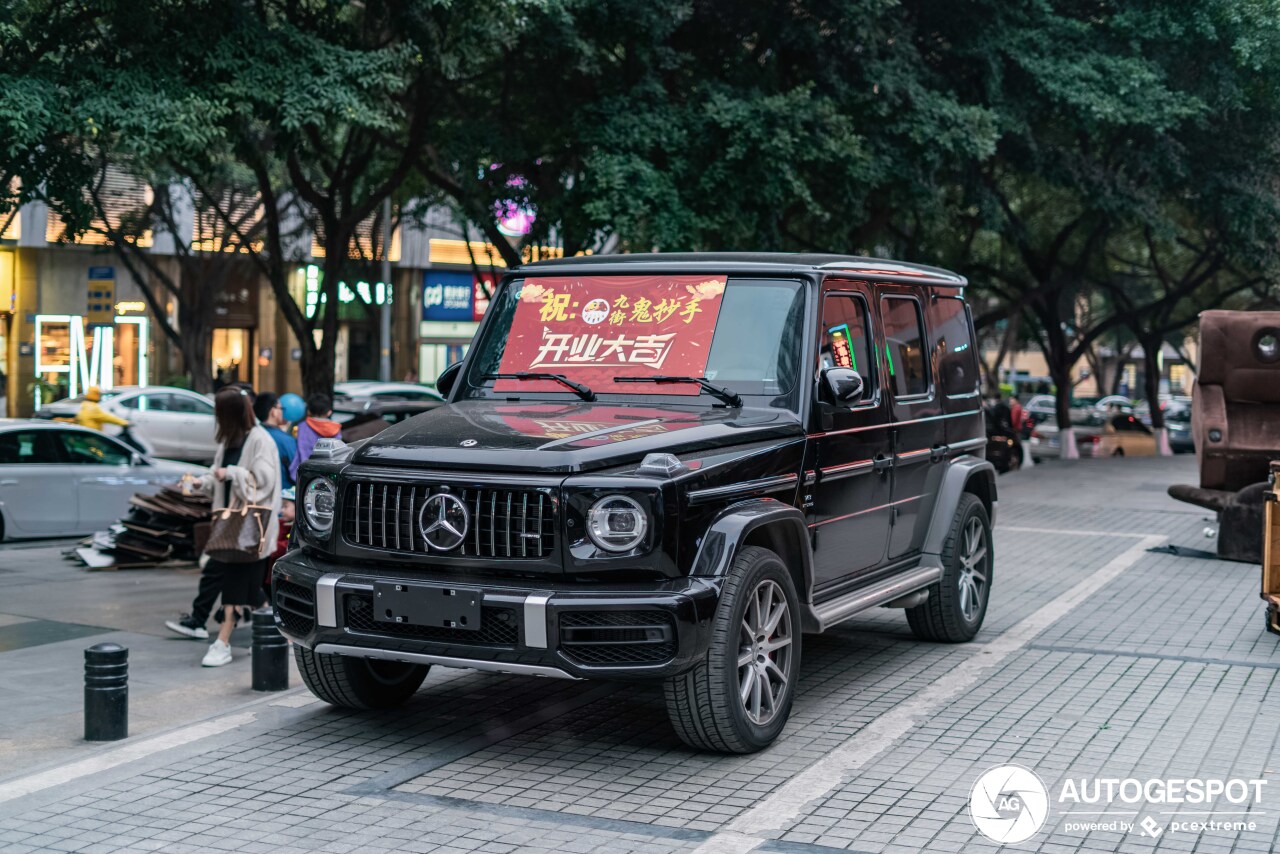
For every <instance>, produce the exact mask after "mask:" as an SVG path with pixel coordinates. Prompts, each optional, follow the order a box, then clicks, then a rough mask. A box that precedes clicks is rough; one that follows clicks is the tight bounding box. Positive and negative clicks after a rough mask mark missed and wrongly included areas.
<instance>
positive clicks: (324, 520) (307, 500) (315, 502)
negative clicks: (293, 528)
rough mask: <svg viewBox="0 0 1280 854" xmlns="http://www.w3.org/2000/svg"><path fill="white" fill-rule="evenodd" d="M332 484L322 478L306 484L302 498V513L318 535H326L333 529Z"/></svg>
mask: <svg viewBox="0 0 1280 854" xmlns="http://www.w3.org/2000/svg"><path fill="white" fill-rule="evenodd" d="M333 497H334V492H333V484H331V483H329V481H327V480H325V479H324V478H322V477H318V478H316V479H315V480H313V481H311V482H310V483H308V484H307V491H306V492H305V493H304V494H303V498H302V513H303V515H304V516H306V518H307V524H308V525H310V526H311V529H312V530H314V531H315V532H316V533H318V534H327V533H329V530H330V529H331V528H332V527H333V506H334V500H333Z"/></svg>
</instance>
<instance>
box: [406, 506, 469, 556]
mask: <svg viewBox="0 0 1280 854" xmlns="http://www.w3.org/2000/svg"><path fill="white" fill-rule="evenodd" d="M470 523H471V514H470V513H468V512H467V505H465V504H463V503H462V501H461V500H460V499H459V498H458V497H457V496H454V495H450V494H449V493H447V492H437V493H436V494H435V495H433V496H431V497H430V498H428V499H427V500H426V502H425V503H423V505H422V510H421V511H420V512H419V513H418V529H419V530H420V531H422V539H424V540H425V541H426V543H427V545H428V546H430V547H431V548H433V549H435V550H436V551H440V552H447V551H449V550H451V549H456V548H457V547H458V546H460V545H462V541H463V540H465V539H466V538H467V527H468V526H469V525H470Z"/></svg>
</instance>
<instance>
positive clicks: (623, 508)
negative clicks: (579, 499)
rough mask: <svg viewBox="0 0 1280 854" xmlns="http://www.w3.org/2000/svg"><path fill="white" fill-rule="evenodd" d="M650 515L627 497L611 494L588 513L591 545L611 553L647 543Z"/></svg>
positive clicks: (593, 505) (588, 530)
mask: <svg viewBox="0 0 1280 854" xmlns="http://www.w3.org/2000/svg"><path fill="white" fill-rule="evenodd" d="M648 530H649V516H648V514H646V513H645V512H644V508H643V507H641V506H640V505H639V504H637V503H636V502H635V501H633V500H632V499H630V498H628V497H626V496H625V495H608V496H605V497H604V498H601V499H600V500H599V501H597V502H596V503H595V504H592V505H591V510H590V511H588V512H587V534H589V535H590V537H591V542H593V543H595V544H596V545H597V546H599V547H600V548H602V549H604V550H605V551H607V552H629V551H631V550H632V549H634V548H635V547H636V546H638V545H640V543H641V542H642V541H643V540H644V535H645V532H646V531H648Z"/></svg>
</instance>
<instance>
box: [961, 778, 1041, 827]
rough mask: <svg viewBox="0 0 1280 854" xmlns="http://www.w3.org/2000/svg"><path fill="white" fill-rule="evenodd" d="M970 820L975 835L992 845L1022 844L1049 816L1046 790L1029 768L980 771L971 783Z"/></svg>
mask: <svg viewBox="0 0 1280 854" xmlns="http://www.w3.org/2000/svg"><path fill="white" fill-rule="evenodd" d="M969 817H970V818H971V819H972V820H973V826H974V827H976V828H977V829H978V832H979V833H981V834H982V835H983V836H985V837H987V838H988V839H990V840H991V841H992V842H998V843H1000V844H1002V845H1011V844H1016V843H1018V842H1025V841H1026V840H1028V839H1030V838H1031V837H1032V836H1035V835H1036V833H1037V832H1039V830H1040V828H1041V827H1043V826H1044V822H1045V819H1047V818H1048V817H1049V790H1048V789H1047V788H1046V787H1045V785H1044V781H1043V780H1041V779H1040V778H1039V777H1038V776H1037V775H1036V773H1035V772H1034V771H1031V770H1030V769H1028V768H1023V767H1022V766H1021V765H998V766H996V767H995V768H992V769H990V770H989V771H985V772H983V774H982V776H981V777H979V778H978V781H977V782H976V783H974V784H973V791H971V792H970V793H969Z"/></svg>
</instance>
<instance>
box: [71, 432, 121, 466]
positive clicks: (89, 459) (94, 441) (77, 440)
mask: <svg viewBox="0 0 1280 854" xmlns="http://www.w3.org/2000/svg"><path fill="white" fill-rule="evenodd" d="M58 438H59V439H61V440H62V447H63V448H64V449H65V450H66V452H67V462H70V463H76V464H80V465H105V466H122V465H128V464H129V462H130V461H131V460H132V456H133V455H132V454H130V453H129V451H127V450H125V448H124V447H123V446H122V445H118V444H116V443H115V442H113V441H111V440H110V439H108V438H106V437H105V436H94V435H92V434H90V433H79V432H76V433H73V432H71V431H70V430H67V431H59V432H58Z"/></svg>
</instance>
